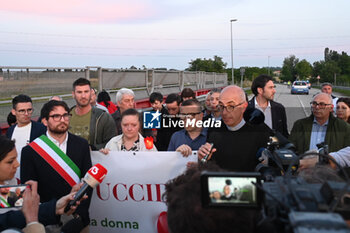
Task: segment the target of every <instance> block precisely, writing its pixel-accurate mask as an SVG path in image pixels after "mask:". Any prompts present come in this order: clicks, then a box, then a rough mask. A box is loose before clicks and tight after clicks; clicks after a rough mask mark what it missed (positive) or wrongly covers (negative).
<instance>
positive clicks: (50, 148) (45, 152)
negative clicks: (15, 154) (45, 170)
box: [29, 135, 81, 186]
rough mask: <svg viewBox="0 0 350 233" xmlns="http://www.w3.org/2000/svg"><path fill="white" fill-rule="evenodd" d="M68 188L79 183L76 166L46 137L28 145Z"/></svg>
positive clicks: (41, 137)
mask: <svg viewBox="0 0 350 233" xmlns="http://www.w3.org/2000/svg"><path fill="white" fill-rule="evenodd" d="M29 146H31V147H32V148H33V149H34V150H35V151H36V152H37V153H38V154H39V155H40V156H41V157H42V158H43V159H44V160H45V161H46V162H47V163H48V164H50V166H51V167H52V168H53V169H54V170H55V171H56V172H57V173H58V174H60V175H61V176H62V178H63V179H64V180H65V181H67V183H68V184H69V185H70V186H74V185H75V184H77V183H79V182H80V174H81V172H80V169H79V168H78V166H77V165H76V164H75V163H74V162H73V161H72V160H71V159H70V158H69V157H68V156H67V155H66V154H65V153H64V152H63V151H62V150H61V149H60V148H59V147H58V146H57V145H56V144H55V143H53V142H52V141H51V140H50V139H49V138H48V137H46V136H45V135H41V136H40V137H38V138H37V139H35V140H34V141H33V142H31V143H30V144H29Z"/></svg>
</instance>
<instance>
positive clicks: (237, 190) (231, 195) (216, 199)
mask: <svg viewBox="0 0 350 233" xmlns="http://www.w3.org/2000/svg"><path fill="white" fill-rule="evenodd" d="M254 184H259V185H260V184H261V177H260V173H256V172H207V171H204V172H202V174H201V200H202V205H203V207H231V208H232V207H244V208H258V207H259V206H260V203H261V198H262V196H261V195H262V193H261V192H260V191H259V190H258V188H257V187H256V186H255V185H254Z"/></svg>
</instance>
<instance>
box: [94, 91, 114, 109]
mask: <svg viewBox="0 0 350 233" xmlns="http://www.w3.org/2000/svg"><path fill="white" fill-rule="evenodd" d="M97 103H99V104H101V105H102V106H105V107H106V108H107V109H108V112H109V113H110V114H112V113H114V112H115V111H116V110H117V106H116V105H115V104H114V103H113V102H112V101H111V97H110V96H109V94H108V92H107V91H105V90H103V91H101V92H100V93H98V96H97Z"/></svg>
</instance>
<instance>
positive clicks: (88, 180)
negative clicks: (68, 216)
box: [64, 163, 107, 213]
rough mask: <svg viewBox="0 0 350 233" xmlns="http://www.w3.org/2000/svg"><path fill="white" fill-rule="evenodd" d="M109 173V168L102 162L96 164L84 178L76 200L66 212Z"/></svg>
mask: <svg viewBox="0 0 350 233" xmlns="http://www.w3.org/2000/svg"><path fill="white" fill-rule="evenodd" d="M106 174H107V169H106V168H104V167H103V166H102V165H101V164H99V163H98V164H96V165H94V166H93V167H91V168H90V169H89V171H88V172H87V173H86V174H85V176H84V178H83V183H84V184H83V186H82V187H81V188H80V189H79V191H78V192H77V193H76V194H75V196H74V200H71V201H70V202H69V203H68V205H67V206H66V208H64V212H66V213H67V212H68V211H69V210H70V207H71V206H74V205H76V202H77V201H79V200H80V199H81V198H82V197H83V196H84V195H85V194H86V193H87V192H88V191H89V190H92V189H93V188H95V187H96V186H97V185H99V184H100V183H101V182H102V180H103V179H104V178H105V176H106Z"/></svg>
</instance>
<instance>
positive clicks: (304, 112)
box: [274, 85, 320, 132]
mask: <svg viewBox="0 0 350 233" xmlns="http://www.w3.org/2000/svg"><path fill="white" fill-rule="evenodd" d="M319 92H320V90H319V89H313V88H311V89H310V92H309V95H297V94H293V95H292V94H291V93H290V88H288V87H287V86H286V85H276V94H275V98H274V100H275V101H276V102H279V103H281V104H282V105H283V106H284V107H285V108H286V114H287V124H288V131H289V132H290V131H291V130H292V127H293V124H294V122H295V121H296V120H298V119H301V118H304V117H306V116H309V115H310V114H311V107H310V102H311V101H312V97H313V95H314V94H316V93H319Z"/></svg>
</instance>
